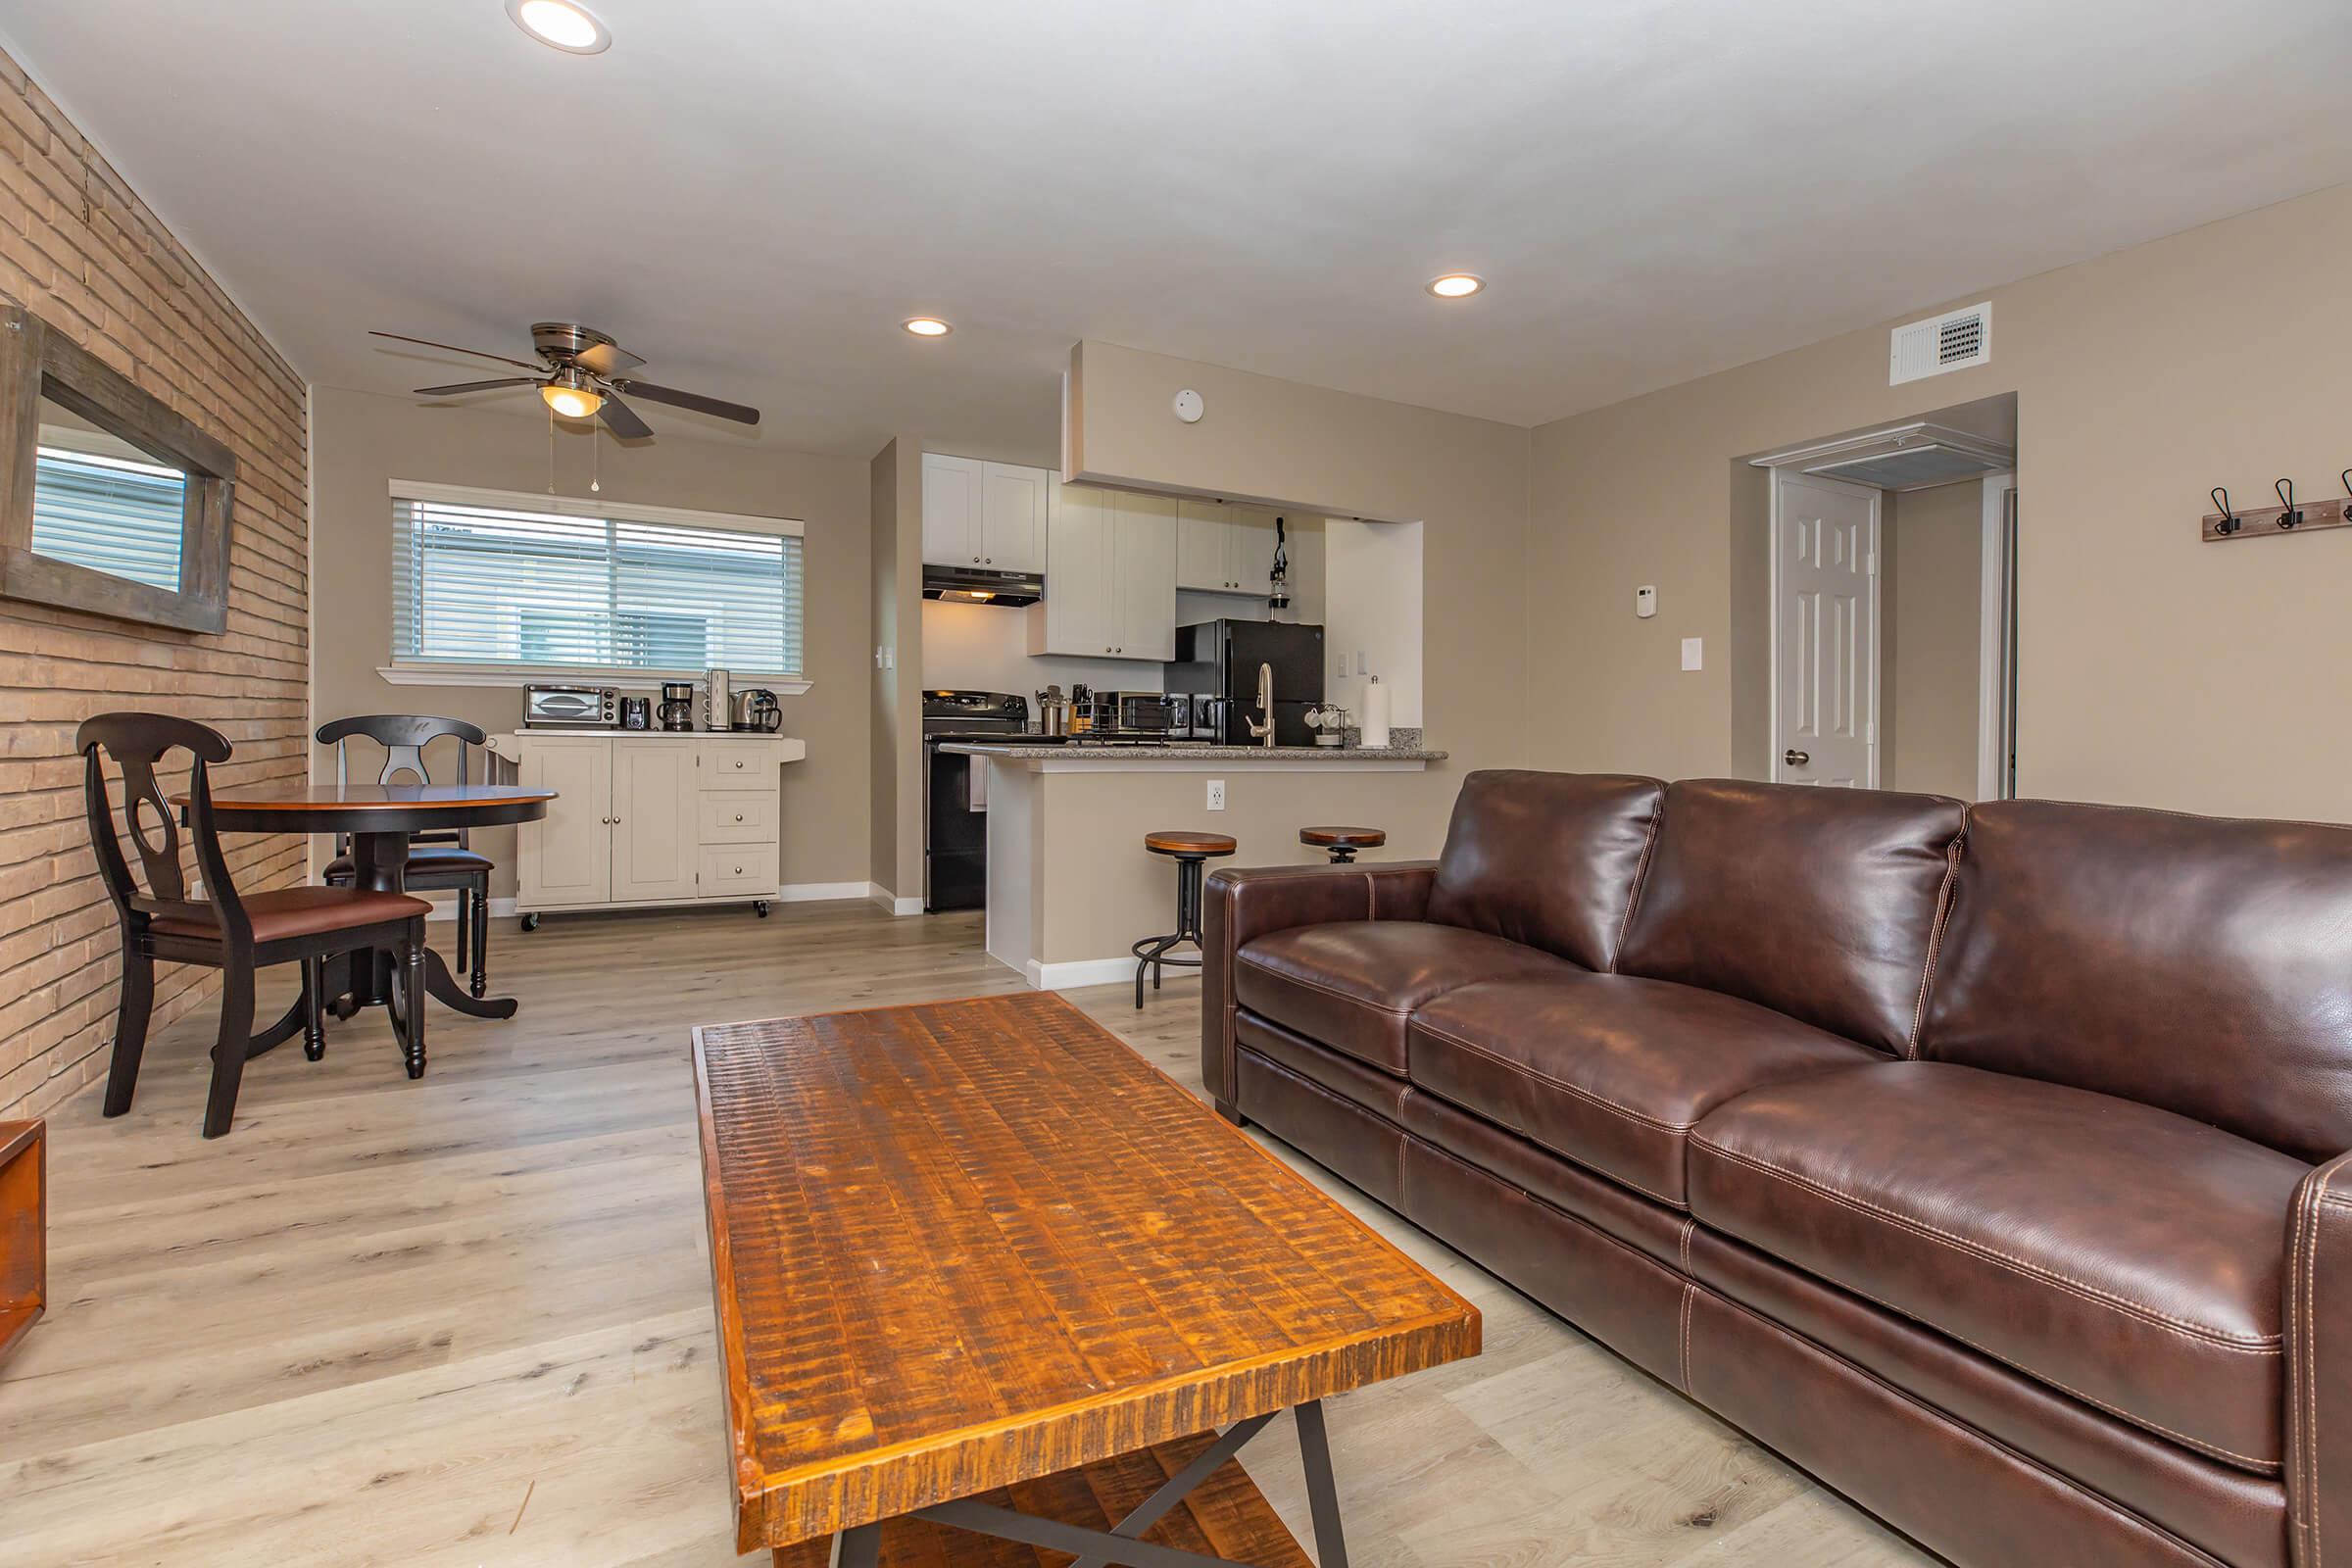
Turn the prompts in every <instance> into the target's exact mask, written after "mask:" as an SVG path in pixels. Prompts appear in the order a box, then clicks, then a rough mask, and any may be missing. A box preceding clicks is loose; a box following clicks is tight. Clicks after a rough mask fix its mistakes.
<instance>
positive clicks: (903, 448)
mask: <svg viewBox="0 0 2352 1568" xmlns="http://www.w3.org/2000/svg"><path fill="white" fill-rule="evenodd" d="M874 463H875V465H876V469H877V472H879V469H880V467H881V466H883V465H887V466H889V467H890V470H891V478H890V481H889V484H888V487H887V488H888V492H889V493H888V498H887V499H888V502H889V508H890V510H889V512H888V513H887V514H885V513H884V512H882V511H880V510H877V511H876V512H875V514H874V524H873V525H874V528H875V530H876V532H877V533H879V532H881V531H883V530H885V529H887V530H888V531H889V532H890V534H891V536H892V543H891V556H892V560H893V561H894V562H895V563H896V564H897V565H896V566H895V567H894V575H893V578H892V581H891V584H890V594H891V599H892V604H893V613H892V618H891V626H892V635H891V639H890V660H889V662H890V665H891V668H890V669H889V670H888V671H887V672H886V673H887V675H888V678H889V681H890V689H891V693H892V695H891V702H890V707H891V714H890V721H891V744H890V771H889V776H888V777H887V778H885V777H884V775H883V774H882V773H880V772H877V773H876V774H875V775H874V777H875V780H876V783H875V801H874V817H875V832H876V843H877V849H876V852H875V857H874V859H875V864H876V866H877V867H879V866H881V865H883V864H884V863H885V858H884V856H883V854H882V851H881V849H880V847H879V844H880V837H879V835H880V833H881V831H882V827H883V824H884V823H888V824H889V826H890V829H891V834H890V848H889V855H888V858H887V864H888V865H889V867H890V869H891V871H892V872H893V875H891V876H884V875H883V874H882V872H881V871H880V870H879V869H877V870H875V871H874V872H873V873H872V875H873V879H874V880H875V881H876V882H878V883H880V884H881V885H882V887H883V888H884V889H886V890H888V891H889V892H890V893H891V894H892V895H893V896H894V897H895V898H897V899H898V900H899V901H901V902H902V904H903V903H904V902H905V901H907V900H909V899H911V900H915V901H917V902H918V903H919V901H920V900H921V898H922V896H923V742H922V731H923V705H922V670H923V566H922V562H923V447H922V443H921V442H920V441H918V440H916V439H914V438H913V437H911V436H905V435H902V436H899V437H898V438H897V439H895V440H893V441H892V442H891V443H890V445H888V446H886V447H884V448H883V449H882V450H881V452H880V453H878V454H876V456H875V458H874ZM883 488H884V487H883V486H882V485H881V483H880V482H879V480H877V483H876V487H875V499H876V505H877V508H879V506H880V504H881V502H882V500H883ZM877 591H879V590H877ZM874 640H875V642H876V643H877V644H879V643H881V642H883V641H884V639H883V638H882V637H881V636H880V635H879V634H876V636H875V639H874ZM877 765H879V764H877Z"/></svg>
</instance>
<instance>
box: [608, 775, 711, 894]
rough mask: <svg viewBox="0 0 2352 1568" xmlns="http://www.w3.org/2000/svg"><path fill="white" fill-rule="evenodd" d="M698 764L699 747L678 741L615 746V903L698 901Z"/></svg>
mask: <svg viewBox="0 0 2352 1568" xmlns="http://www.w3.org/2000/svg"><path fill="white" fill-rule="evenodd" d="M696 760H697V758H696V756H695V752H694V748H693V747H691V746H680V745H678V744H677V743H676V742H674V741H665V740H654V739H652V738H650V737H648V738H646V739H641V740H616V741H614V742H613V897H612V902H613V903H614V904H661V903H666V902H668V901H670V900H672V899H691V898H693V897H694V869H695V859H696V857H697V856H698V855H699V853H700V852H701V850H702V839H701V826H702V824H701V821H700V820H699V816H700V813H699V812H698V811H696V810H694V809H692V808H693V807H694V806H695V794H696V790H695V787H694V786H695V765H694V764H695V762H696ZM681 805H683V806H685V807H686V808H688V809H679V807H680V806H681Z"/></svg>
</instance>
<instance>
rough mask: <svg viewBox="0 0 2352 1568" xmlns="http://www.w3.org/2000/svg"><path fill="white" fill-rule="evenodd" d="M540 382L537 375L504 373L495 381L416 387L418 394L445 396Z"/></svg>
mask: <svg viewBox="0 0 2352 1568" xmlns="http://www.w3.org/2000/svg"><path fill="white" fill-rule="evenodd" d="M538 384H539V378H538V377H537V376H535V375H502V376H500V377H499V378H498V379H497V380H495V381H452V382H451V383H450V384H449V385H447V386H420V387H418V388H417V396H418V397H420V398H445V397H448V396H450V395H451V394H453V393H457V392H487V391H489V390H490V389H491V388H492V387H494V386H537V385H538Z"/></svg>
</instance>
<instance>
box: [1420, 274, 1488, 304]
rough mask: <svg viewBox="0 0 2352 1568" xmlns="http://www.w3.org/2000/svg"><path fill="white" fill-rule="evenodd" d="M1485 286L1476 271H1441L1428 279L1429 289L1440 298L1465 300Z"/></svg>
mask: <svg viewBox="0 0 2352 1568" xmlns="http://www.w3.org/2000/svg"><path fill="white" fill-rule="evenodd" d="M1486 286H1487V280H1486V279H1485V278H1483V277H1481V276H1479V275H1478V274H1477V273H1476V272H1441V273H1439V274H1438V275H1437V276H1436V277H1433V278H1431V279H1430V280H1429V291H1430V292H1431V293H1432V294H1435V295H1436V296H1437V297H1438V298H1440V299H1442V300H1466V299H1468V298H1469V297H1470V296H1471V295H1473V294H1475V293H1477V292H1478V291H1479V290H1480V289H1483V288H1485V287H1486Z"/></svg>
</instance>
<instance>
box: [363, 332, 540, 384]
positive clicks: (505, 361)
mask: <svg viewBox="0 0 2352 1568" xmlns="http://www.w3.org/2000/svg"><path fill="white" fill-rule="evenodd" d="M368 336H369V337H388V338H390V339H392V340H393V341H394V342H396V343H417V344H421V345H423V346H424V347H425V348H428V349H446V350H448V351H449V352H450V353H452V354H470V355H472V356H473V357H474V358H475V359H477V360H496V361H497V362H498V363H499V364H501V365H512V366H514V367H515V368H517V369H523V370H529V371H531V372H532V373H533V374H541V373H544V371H545V370H546V367H545V366H541V365H533V364H532V363H531V362H530V361H528V360H512V359H509V358H508V357H507V356H505V355H504V354H490V353H486V352H485V351H483V350H481V349H462V348H460V347H458V346H457V345H456V344H455V343H436V342H434V341H433V340H432V339H431V338H429V337H411V336H409V335H408V334H407V333H406V332H379V331H377V330H376V329H375V328H374V327H372V326H371V327H369V328H368Z"/></svg>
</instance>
